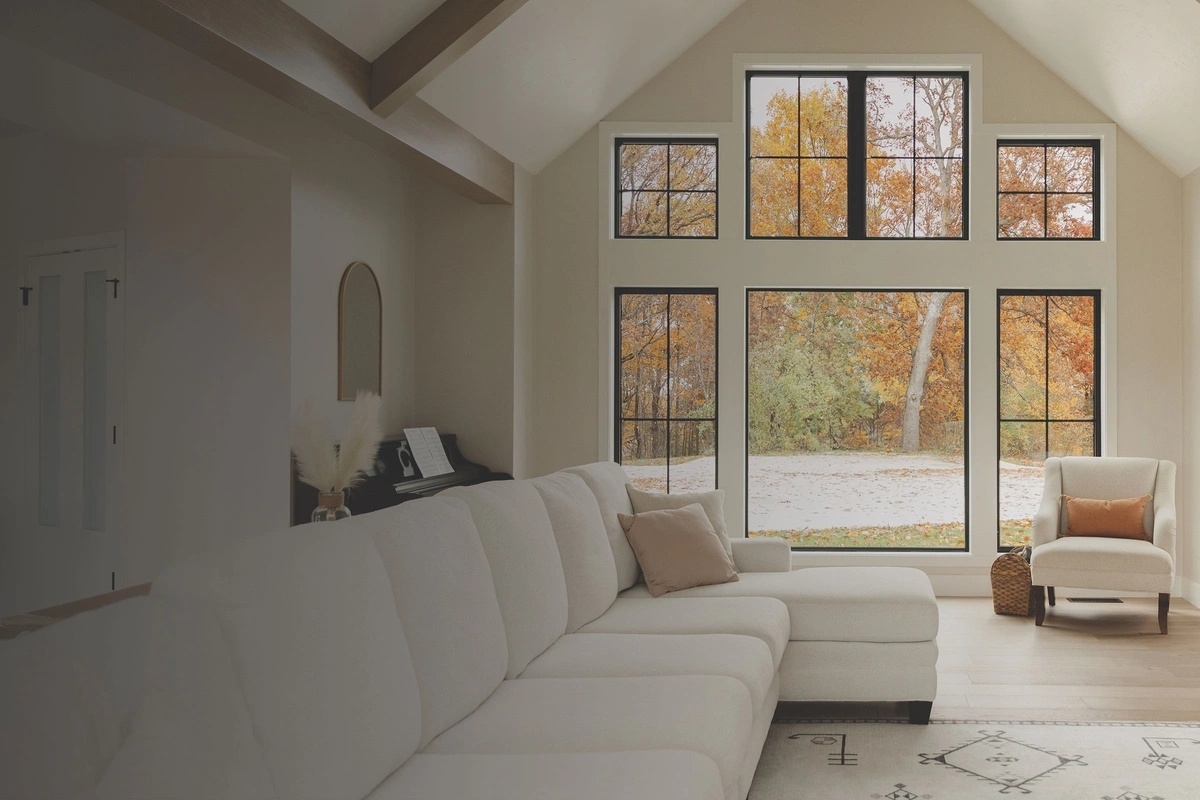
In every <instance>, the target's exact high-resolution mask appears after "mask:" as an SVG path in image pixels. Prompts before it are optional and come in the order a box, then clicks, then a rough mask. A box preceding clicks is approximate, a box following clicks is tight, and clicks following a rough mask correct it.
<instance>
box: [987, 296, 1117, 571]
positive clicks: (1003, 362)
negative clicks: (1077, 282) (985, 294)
mask: <svg viewBox="0 0 1200 800" xmlns="http://www.w3.org/2000/svg"><path fill="white" fill-rule="evenodd" d="M998 304H999V308H998V326H999V330H998V332H997V340H998V351H999V352H998V356H997V357H998V364H999V386H1000V396H999V426H998V429H999V438H1000V442H999V445H1000V450H999V452H1000V486H999V519H1000V547H1001V549H1005V548H1010V547H1013V546H1016V545H1020V544H1029V543H1030V542H1031V541H1032V537H1031V535H1030V530H1029V529H1030V526H1031V525H1032V523H1033V516H1034V514H1036V513H1037V508H1038V503H1039V502H1040V501H1041V497H1042V467H1043V464H1044V463H1045V460H1046V458H1047V457H1048V456H1095V455H1100V379H1099V375H1100V372H1099V366H1100V313H1099V311H1100V309H1099V306H1100V293H1099V292H1094V291H1089V292H1078V291H1064V292H1047V291H1001V292H999V295H998Z"/></svg>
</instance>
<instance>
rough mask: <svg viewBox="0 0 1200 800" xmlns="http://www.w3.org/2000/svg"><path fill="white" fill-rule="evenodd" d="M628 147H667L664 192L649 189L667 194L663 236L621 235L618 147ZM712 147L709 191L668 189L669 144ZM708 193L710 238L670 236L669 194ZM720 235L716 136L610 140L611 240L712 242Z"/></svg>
mask: <svg viewBox="0 0 1200 800" xmlns="http://www.w3.org/2000/svg"><path fill="white" fill-rule="evenodd" d="M627 144H650V145H666V146H667V185H666V188H664V189H648V190H645V191H648V192H661V193H662V194H664V195H666V200H667V219H666V227H667V232H666V233H665V234H657V233H656V234H648V233H621V196H622V194H624V193H625V192H624V190H622V188H621V148H622V147H624V146H625V145H627ZM675 144H688V145H711V146H712V148H713V154H714V156H715V158H716V169H715V171H714V172H713V188H712V189H674V190H673V189H671V145H675ZM672 192H675V193H676V194H711V195H712V196H713V234H712V236H681V235H677V234H673V233H671V194H672ZM720 234H721V145H720V141H719V138H718V137H716V136H618V137H615V138H614V139H613V238H614V239H683V240H687V239H698V240H701V241H703V240H706V239H707V240H712V239H717V238H720Z"/></svg>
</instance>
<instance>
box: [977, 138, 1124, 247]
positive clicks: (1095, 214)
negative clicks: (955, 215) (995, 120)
mask: <svg viewBox="0 0 1200 800" xmlns="http://www.w3.org/2000/svg"><path fill="white" fill-rule="evenodd" d="M1001 147H1040V148H1042V191H1040V192H1017V191H1011V190H1010V191H1003V190H1001V189H1000V148H1001ZM1051 147H1090V148H1091V150H1092V191H1091V192H1090V193H1089V192H1051V191H1049V190H1048V189H1047V188H1046V185H1047V181H1048V180H1049V177H1048V176H1047V175H1046V169H1045V167H1046V161H1047V159H1048V156H1047V151H1048V149H1049V148H1051ZM1100 155H1101V150H1100V140H1099V139H1088V138H1083V139H1054V138H1048V137H1042V138H1029V137H1026V138H1021V139H1008V138H998V139H996V241H998V242H1098V241H1100V220H1101V216H1100V209H1101V197H1100V195H1101V191H1100ZM1006 194H1019V195H1041V196H1042V235H1041V236H1001V235H1000V197H1001V196H1002V195H1006ZM1058 194H1073V195H1080V194H1091V196H1092V235H1091V236H1047V235H1046V232H1047V230H1048V229H1049V227H1050V226H1049V221H1050V219H1049V211H1048V210H1047V209H1048V208H1049V205H1050V204H1049V202H1047V201H1048V200H1049V199H1050V196H1051V195H1058Z"/></svg>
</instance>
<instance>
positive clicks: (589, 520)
mask: <svg viewBox="0 0 1200 800" xmlns="http://www.w3.org/2000/svg"><path fill="white" fill-rule="evenodd" d="M530 483H531V484H533V486H534V488H535V489H537V490H538V494H540V495H541V496H542V502H543V503H545V505H546V513H547V515H549V517H550V526H551V527H552V528H553V529H554V539H555V541H556V542H558V555H559V558H560V559H561V561H562V568H563V575H564V577H565V578H566V583H567V633H574V632H575V631H576V630H578V629H579V627H580V626H582V625H586V624H588V623H589V622H591V621H592V620H594V619H595V618H596V617H598V616H600V615H601V614H603V613H604V612H605V611H607V610H608V607H609V606H611V605H612V604H613V601H614V600H616V599H617V567H616V564H615V563H614V562H613V555H612V548H610V547H609V546H608V534H607V533H606V532H605V530H604V520H603V518H601V516H600V506H599V505H597V504H596V496H595V495H594V494H592V491H591V489H589V488H588V487H587V484H586V483H584V482H583V478H580V477H579V476H578V475H571V474H569V473H566V472H558V473H555V474H553V475H547V476H546V477H544V478H536V479H534V480H532V481H530Z"/></svg>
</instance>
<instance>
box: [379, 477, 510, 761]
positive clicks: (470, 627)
mask: <svg viewBox="0 0 1200 800" xmlns="http://www.w3.org/2000/svg"><path fill="white" fill-rule="evenodd" d="M370 516H371V518H372V521H373V522H375V523H376V527H375V529H374V530H373V531H372V535H373V536H374V538H375V545H376V546H377V547H378V548H379V553H380V555H382V556H383V564H384V567H385V568H386V569H387V571H388V575H389V576H390V577H391V580H392V593H393V595H394V596H395V598H396V611H397V613H398V614H399V615H400V621H401V623H402V624H403V625H404V635H405V638H406V639H407V641H408V646H409V651H410V653H411V654H412V660H413V666H414V668H415V669H416V673H417V685H418V686H419V687H420V689H421V719H422V725H421V743H420V747H421V748H424V747H425V745H426V744H428V743H429V742H430V741H431V740H432V739H433V737H435V736H437V735H438V734H439V733H441V732H442V731H444V730H446V728H449V727H450V726H451V725H453V724H454V723H456V722H458V721H459V720H460V719H462V718H463V717H465V716H466V715H467V714H470V713H471V712H472V711H474V710H475V709H476V708H477V707H478V706H479V704H480V703H482V702H483V701H484V700H486V699H487V696H488V695H490V694H491V693H492V692H493V691H494V690H495V688H496V687H497V686H499V685H500V681H502V680H504V673H505V672H506V671H507V670H508V644H507V642H506V640H505V635H504V620H503V619H502V618H501V616H500V605H499V603H498V602H497V600H496V587H495V585H494V584H493V583H492V573H491V571H490V570H489V568H488V560H487V556H486V555H485V554H484V552H483V544H482V542H480V540H479V533H478V531H476V529H475V522H474V520H472V519H471V511H470V509H469V508H467V505H466V503H464V502H463V501H461V500H456V499H453V498H441V497H431V498H427V499H424V500H414V501H413V502H411V503H405V504H403V505H400V506H396V507H394V508H389V509H385V510H383V511H377V512H375V513H374V514H371V515H370Z"/></svg>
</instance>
